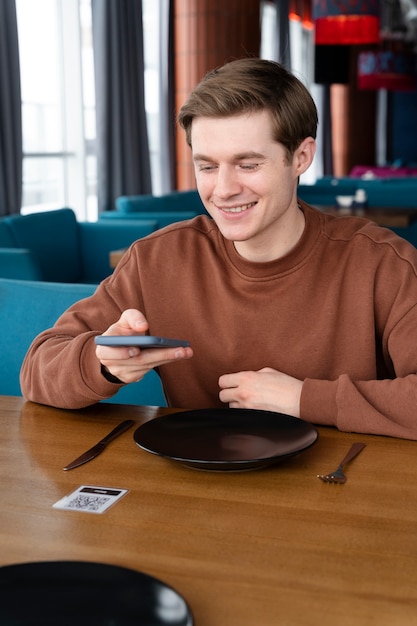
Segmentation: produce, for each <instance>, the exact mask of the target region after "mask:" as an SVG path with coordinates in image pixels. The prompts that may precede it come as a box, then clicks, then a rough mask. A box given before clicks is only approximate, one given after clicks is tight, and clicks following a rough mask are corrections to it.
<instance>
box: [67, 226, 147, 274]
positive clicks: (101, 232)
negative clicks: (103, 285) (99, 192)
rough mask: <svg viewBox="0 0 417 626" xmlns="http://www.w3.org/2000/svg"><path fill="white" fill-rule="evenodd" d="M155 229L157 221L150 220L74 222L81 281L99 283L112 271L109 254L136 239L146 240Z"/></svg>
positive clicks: (123, 247) (125, 246)
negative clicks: (79, 254)
mask: <svg viewBox="0 0 417 626" xmlns="http://www.w3.org/2000/svg"><path fill="white" fill-rule="evenodd" d="M127 217H128V218H129V216H127ZM157 228H158V222H157V221H156V220H151V219H148V220H145V219H138V220H134V219H126V220H120V221H115V222H113V221H110V220H97V221H96V222H78V234H79V245H80V250H81V262H82V276H81V280H82V282H85V283H99V282H100V281H102V280H103V279H104V278H106V276H109V275H110V274H111V273H112V272H113V268H112V267H110V252H112V251H113V250H122V249H125V248H128V247H129V246H130V244H132V243H133V242H134V241H136V239H141V238H142V237H146V235H149V234H150V233H153V232H154V231H155V230H156V229H157Z"/></svg>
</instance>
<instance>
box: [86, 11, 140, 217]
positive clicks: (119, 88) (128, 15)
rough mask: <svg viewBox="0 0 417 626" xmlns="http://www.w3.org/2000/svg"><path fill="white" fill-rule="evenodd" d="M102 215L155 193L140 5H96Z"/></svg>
mask: <svg viewBox="0 0 417 626" xmlns="http://www.w3.org/2000/svg"><path fill="white" fill-rule="evenodd" d="M92 17H93V48H94V66H95V84H96V116H97V168H98V172H97V183H98V209H99V212H102V211H108V210H113V209H114V208H115V199H116V198H117V197H118V196H121V195H137V194H147V193H152V183H151V170H150V156H149V146H148V135H147V127H146V112H145V97H144V59H143V31H142V2H141V0H116V1H115V0H92Z"/></svg>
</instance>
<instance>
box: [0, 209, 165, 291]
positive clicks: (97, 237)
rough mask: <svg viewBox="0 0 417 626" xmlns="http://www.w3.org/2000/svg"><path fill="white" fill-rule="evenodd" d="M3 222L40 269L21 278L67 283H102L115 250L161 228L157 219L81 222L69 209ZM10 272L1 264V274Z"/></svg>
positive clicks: (15, 241)
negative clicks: (110, 257)
mask: <svg viewBox="0 0 417 626" xmlns="http://www.w3.org/2000/svg"><path fill="white" fill-rule="evenodd" d="M0 224H1V225H2V228H3V231H4V228H7V229H8V230H9V234H10V235H11V240H12V242H13V244H14V247H16V248H22V249H26V250H30V251H31V253H32V255H33V257H34V259H35V262H36V264H37V269H38V271H39V272H40V276H36V272H35V270H33V274H32V275H31V276H20V277H22V278H29V279H31V278H38V277H40V278H41V279H42V280H45V281H52V282H65V283H78V282H81V283H99V282H100V281H101V280H103V279H104V278H106V277H107V276H108V275H109V274H111V272H112V268H111V267H110V264H109V254H110V252H111V251H112V250H119V249H121V248H126V247H128V246H129V245H130V244H131V243H132V242H133V241H135V240H136V239H140V238H141V237H144V236H146V235H148V234H150V233H151V232H153V231H154V230H156V228H157V221H156V220H155V219H152V220H150V219H149V220H145V219H142V220H136V219H135V220H126V221H123V222H101V221H96V222H79V221H77V219H76V216H75V213H74V211H73V210H72V209H69V208H63V209H58V210H55V211H46V212H41V213H33V214H30V215H12V216H7V217H4V218H2V220H1V222H0ZM0 235H1V233H0ZM3 236H4V237H5V234H4V232H3ZM0 241H1V240H0ZM6 275H7V276H8V275H9V274H7V273H6V271H3V266H2V265H0V276H6ZM16 277H19V276H16Z"/></svg>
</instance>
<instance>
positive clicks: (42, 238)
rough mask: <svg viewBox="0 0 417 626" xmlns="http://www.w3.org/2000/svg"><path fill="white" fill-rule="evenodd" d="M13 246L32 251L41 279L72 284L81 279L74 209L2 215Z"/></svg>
mask: <svg viewBox="0 0 417 626" xmlns="http://www.w3.org/2000/svg"><path fill="white" fill-rule="evenodd" d="M4 220H5V222H6V223H7V224H8V226H9V227H10V229H11V231H12V233H13V236H14V239H15V241H16V246H17V247H19V248H27V249H29V250H32V252H33V254H34V256H35V257H36V259H37V262H38V264H39V267H40V269H41V272H42V277H43V280H48V281H56V282H71V283H76V282H79V281H80V280H81V277H82V266H81V253H80V247H79V241H78V227H77V220H76V217H75V213H74V211H72V210H71V209H58V210H56V211H45V212H41V213H33V214H30V215H11V216H8V217H5V218H4Z"/></svg>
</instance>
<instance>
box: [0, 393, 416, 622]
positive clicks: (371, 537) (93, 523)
mask: <svg viewBox="0 0 417 626" xmlns="http://www.w3.org/2000/svg"><path fill="white" fill-rule="evenodd" d="M169 412H170V410H169V409H159V408H157V407H132V406H127V405H126V406H122V405H112V404H100V405H95V406H94V407H90V408H88V409H85V410H81V411H64V410H58V409H53V408H50V407H45V406H41V405H36V404H33V403H25V402H24V401H23V399H21V398H12V397H4V396H3V397H0V416H1V417H0V419H1V433H2V434H1V438H0V468H1V469H0V471H1V485H2V512H1V520H2V523H1V526H0V536H1V545H2V549H1V559H0V563H1V564H2V565H6V564H11V563H19V562H27V561H39V560H87V561H97V562H104V563H110V564H114V565H120V566H124V567H129V568H133V569H136V570H139V571H143V572H145V573H147V574H150V575H152V576H156V577H157V578H159V579H160V580H162V581H164V582H165V583H167V584H169V585H170V586H172V587H173V588H174V589H176V590H177V591H178V592H179V593H180V594H182V595H183V597H184V598H185V600H186V601H187V602H188V603H189V605H190V607H191V609H192V611H193V614H194V619H195V623H196V626H277V625H278V624H283V625H285V626H287V625H288V626H310V625H311V626H326V625H327V624H329V625H330V624H331V625H332V626H333V625H334V626H350V625H352V626H353V625H354V626H358V625H360V626H365V625H368V624H369V625H374V624H378V626H381V625H382V626H392V625H393V624H395V626H413V624H417V567H416V564H417V504H416V503H417V481H416V479H415V477H416V475H417V454H416V452H417V443H416V442H412V441H406V440H400V439H392V438H388V437H377V436H365V435H355V434H350V433H340V432H337V431H336V430H334V429H330V428H319V429H318V431H319V439H318V442H317V443H316V444H314V445H313V446H312V447H311V448H309V449H307V450H305V451H304V452H303V453H301V454H299V455H297V456H295V457H292V458H290V459H286V460H284V461H283V462H281V463H279V464H277V465H274V466H271V467H269V468H266V469H262V470H258V471H250V472H244V473H240V472H236V473H227V472H220V473H214V472H204V471H197V470H193V469H190V468H188V467H184V466H182V465H180V464H176V463H174V462H172V461H170V460H167V459H163V458H161V457H158V456H156V455H153V454H150V453H148V452H146V451H144V450H141V449H140V448H139V447H138V446H137V445H136V444H135V442H134V440H133V432H134V429H135V427H133V428H132V429H131V430H130V431H127V432H126V433H124V434H123V435H122V436H121V437H119V438H118V439H116V440H115V441H113V442H112V443H111V444H110V445H109V446H108V448H107V449H106V450H105V451H104V452H103V453H102V454H101V455H100V456H99V457H97V458H96V459H95V460H93V461H91V462H89V463H87V464H86V465H83V466H81V467H79V468H77V469H74V470H71V471H68V472H64V471H63V470H62V468H63V466H64V465H65V464H66V463H67V462H68V461H70V460H72V459H73V458H75V457H76V456H77V455H78V454H80V453H81V452H83V451H84V450H86V449H87V448H89V447H91V446H92V445H93V444H94V443H96V442H97V441H98V440H99V439H101V438H102V437H103V436H104V435H105V434H107V432H108V431H109V430H110V429H111V428H112V427H113V426H115V425H116V424H117V423H118V422H119V421H122V420H123V419H127V418H132V419H134V420H135V421H136V422H137V426H139V425H140V424H142V423H144V422H145V421H148V420H150V419H153V418H155V417H157V416H158V415H165V414H167V413H169ZM354 441H363V442H364V443H366V444H367V447H366V449H365V450H364V452H363V453H362V454H361V455H360V456H359V457H358V458H357V459H356V460H355V461H353V462H352V464H351V465H349V466H348V467H347V475H348V481H347V483H346V484H345V485H343V486H340V485H329V484H325V483H322V482H321V481H319V480H318V479H317V474H319V473H323V472H324V471H330V470H332V469H335V468H336V466H337V464H338V462H339V461H340V459H341V458H342V457H343V456H344V454H345V453H346V451H347V450H348V448H349V447H350V445H351V443H353V442H354ZM80 485H96V486H105V487H115V488H122V489H128V490H129V491H128V493H127V494H126V495H125V496H124V497H123V498H122V499H121V500H120V501H119V502H117V503H116V504H115V505H114V506H113V507H112V508H110V509H109V510H108V511H107V512H106V513H104V514H102V515H93V514H89V513H83V512H77V511H62V510H57V509H53V508H52V505H53V504H54V503H55V502H57V501H58V500H59V499H60V498H62V497H63V496H65V495H67V494H69V493H70V492H72V491H73V490H74V489H76V488H77V487H79V486H80ZM0 615H1V609H0Z"/></svg>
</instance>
